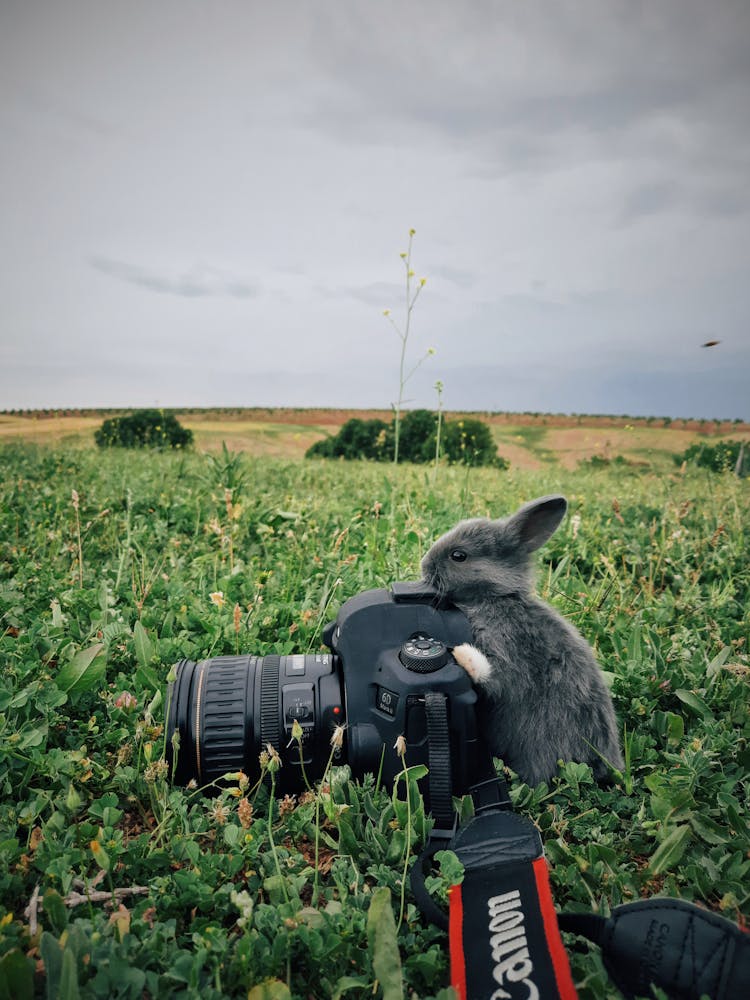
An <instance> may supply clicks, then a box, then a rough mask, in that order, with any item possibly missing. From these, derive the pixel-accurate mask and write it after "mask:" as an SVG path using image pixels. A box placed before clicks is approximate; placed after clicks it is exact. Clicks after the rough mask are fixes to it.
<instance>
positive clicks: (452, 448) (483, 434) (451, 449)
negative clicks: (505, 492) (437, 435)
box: [442, 419, 509, 469]
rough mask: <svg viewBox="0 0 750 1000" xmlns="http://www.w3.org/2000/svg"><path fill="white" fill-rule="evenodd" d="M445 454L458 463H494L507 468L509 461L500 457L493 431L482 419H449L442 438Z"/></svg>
mask: <svg viewBox="0 0 750 1000" xmlns="http://www.w3.org/2000/svg"><path fill="white" fill-rule="evenodd" d="M442 449H443V454H444V455H445V457H446V458H447V459H448V461H449V462H451V463H452V464H456V465H494V466H495V467H496V468H499V469H507V468H508V465H509V463H508V461H507V460H506V459H504V458H500V456H499V455H498V453H497V446H496V445H495V442H494V440H493V437H492V431H491V430H490V429H489V427H488V426H487V424H485V423H483V422H482V421H481V420H473V419H468V420H448V421H446V424H445V430H444V432H443V440H442Z"/></svg>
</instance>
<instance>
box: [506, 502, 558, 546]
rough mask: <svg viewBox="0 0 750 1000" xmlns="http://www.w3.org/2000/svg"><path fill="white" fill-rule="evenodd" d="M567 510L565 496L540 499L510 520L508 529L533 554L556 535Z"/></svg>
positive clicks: (524, 507) (525, 506)
mask: <svg viewBox="0 0 750 1000" xmlns="http://www.w3.org/2000/svg"><path fill="white" fill-rule="evenodd" d="M567 509H568V501H567V500H566V499H565V497H563V496H558V495H555V496H549V497H539V499H538V500H532V501H530V502H529V503H527V504H524V506H523V507H521V509H520V510H518V511H516V513H515V514H514V515H513V516H512V517H510V518H508V520H507V522H506V529H510V530H511V531H512V532H513V533H514V534H515V535H516V537H517V538H518V541H519V542H520V544H521V545H523V546H524V548H526V549H527V551H529V552H533V551H534V549H538V548H539V547H540V546H542V545H544V543H545V542H546V541H547V540H548V539H549V538H551V536H552V535H553V534H554V533H555V531H556V530H557V528H558V526H559V524H560V521H562V519H563V518H564V517H565V511H566V510H567Z"/></svg>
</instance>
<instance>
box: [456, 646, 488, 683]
mask: <svg viewBox="0 0 750 1000" xmlns="http://www.w3.org/2000/svg"><path fill="white" fill-rule="evenodd" d="M453 658H454V659H455V661H456V663H458V665H459V666H461V667H463V668H464V670H465V671H466V673H467V674H468V675H469V677H471V679H472V681H473V682H474V683H475V684H481V683H482V682H483V681H486V680H488V679H489V676H490V674H491V673H492V667H491V666H490V662H489V660H488V659H487V657H486V656H485V655H484V653H482V652H480V651H479V650H478V649H477V647H476V646H472V645H471V644H470V643H468V642H464V643H462V644H461V645H460V646H456V647H454V649H453Z"/></svg>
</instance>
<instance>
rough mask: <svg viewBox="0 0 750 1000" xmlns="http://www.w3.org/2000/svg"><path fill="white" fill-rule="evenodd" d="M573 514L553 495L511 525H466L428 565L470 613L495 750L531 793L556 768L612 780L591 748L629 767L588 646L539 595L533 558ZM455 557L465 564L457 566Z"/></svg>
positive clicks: (483, 707)
mask: <svg viewBox="0 0 750 1000" xmlns="http://www.w3.org/2000/svg"><path fill="white" fill-rule="evenodd" d="M566 510H567V502H566V500H565V498H564V497H562V496H548V497H541V498H539V499H538V500H532V501H531V502H530V503H527V504H526V505H525V506H523V507H521V509H520V510H519V511H517V512H516V513H515V514H514V515H513V516H512V517H509V518H506V519H504V520H498V521H490V520H488V519H486V518H476V519H474V520H470V521H462V522H461V523H460V524H458V525H457V526H456V527H455V528H453V529H452V531H449V532H448V533H447V534H445V535H443V536H442V538H439V539H438V540H437V541H436V542H435V543H434V545H433V546H432V548H431V549H430V550H429V552H428V553H427V555H426V556H425V557H424V559H423V560H422V573H423V575H424V578H425V580H427V581H428V582H429V583H431V584H432V585H433V586H435V587H436V588H437V589H438V590H439V591H440V593H441V594H444V595H446V596H447V597H449V598H450V599H451V600H452V601H453V603H455V604H456V605H457V606H458V607H459V608H460V609H461V610H462V611H463V612H464V614H466V616H467V617H468V619H469V621H470V622H471V626H472V628H473V630H474V642H475V646H476V648H477V649H479V650H480V651H481V652H482V653H483V654H484V656H485V657H486V658H487V661H488V662H489V664H490V667H491V672H490V675H489V678H488V679H487V680H486V681H484V682H483V683H482V684H481V687H480V690H481V691H482V692H483V694H484V697H481V698H480V725H481V726H482V729H483V732H484V734H485V736H486V739H487V741H488V743H489V745H490V748H491V750H492V752H493V754H495V756H497V757H501V758H502V759H503V760H504V762H505V763H506V764H507V765H509V766H510V767H511V768H512V769H513V770H514V771H515V772H516V773H517V774H518V775H519V777H520V778H522V779H523V780H524V781H526V782H527V783H528V784H530V785H535V784H537V783H538V782H540V781H548V780H549V779H550V778H552V777H553V776H554V775H555V773H556V772H557V762H558V760H564V761H567V760H575V761H581V762H585V763H588V764H590V765H591V767H592V769H593V771H594V775H595V776H596V777H597V778H598V779H602V778H606V777H608V775H609V770H608V767H607V765H606V764H605V763H604V762H603V761H602V759H601V758H600V757H599V756H598V754H597V753H596V752H595V750H593V749H592V746H593V747H595V748H596V750H598V751H599V753H600V754H601V755H602V756H603V757H604V758H606V760H607V761H608V762H609V763H610V764H612V765H614V767H617V768H622V766H623V761H622V755H621V753H620V746H619V741H618V736H617V722H616V719H615V712H614V708H613V705H612V699H611V697H610V694H609V691H608V689H607V686H606V684H605V683H604V678H603V677H602V673H601V670H600V669H599V666H598V664H597V662H596V660H595V658H594V654H593V652H592V650H591V647H590V646H589V645H588V643H587V642H586V640H585V639H584V638H583V637H582V636H581V635H580V633H579V632H578V631H577V630H576V629H575V628H574V627H573V625H571V624H570V623H569V622H568V621H566V620H565V619H564V618H562V617H561V616H560V615H559V614H558V613H557V612H556V611H555V610H554V609H553V608H551V607H549V605H547V604H544V603H543V602H542V601H540V600H539V599H538V598H537V597H536V596H535V595H534V593H533V587H534V581H533V572H532V566H531V555H532V553H533V552H534V550H535V549H537V548H539V546H541V545H543V544H544V542H546V541H547V539H548V538H549V537H550V536H551V535H552V534H553V533H554V531H555V530H556V529H557V527H558V525H559V524H560V522H561V521H562V519H563V517H564V516H565V511H566ZM455 549H462V550H463V551H465V552H466V556H467V557H466V559H465V561H463V562H456V561H454V560H452V559H451V556H450V553H451V552H452V551H454V550H455ZM589 744H590V745H589Z"/></svg>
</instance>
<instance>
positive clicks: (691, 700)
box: [675, 688, 714, 719]
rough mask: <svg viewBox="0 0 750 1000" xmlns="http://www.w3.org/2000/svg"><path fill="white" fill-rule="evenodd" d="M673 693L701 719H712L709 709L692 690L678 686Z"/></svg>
mask: <svg viewBox="0 0 750 1000" xmlns="http://www.w3.org/2000/svg"><path fill="white" fill-rule="evenodd" d="M675 694H676V695H677V697H678V698H679V699H680V701H681V702H682V703H683V704H684V705H687V706H688V708H690V709H692V710H693V712H695V714H696V715H699V716H700V717H701V718H702V719H713V717H714V715H713V712H712V711H711V709H710V708H709V707H708V705H707V704H706V703H705V701H704V700H703V699H702V698H699V697H698V695H697V694H696V693H695V692H694V691H686V690H685V689H684V688H678V689H677V691H675Z"/></svg>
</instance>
